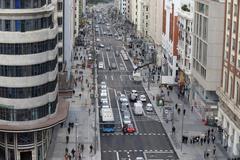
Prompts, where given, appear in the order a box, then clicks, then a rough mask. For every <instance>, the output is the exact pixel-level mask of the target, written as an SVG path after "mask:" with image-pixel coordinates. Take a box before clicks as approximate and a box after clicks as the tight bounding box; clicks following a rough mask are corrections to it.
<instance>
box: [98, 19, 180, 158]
mask: <svg viewBox="0 0 240 160" xmlns="http://www.w3.org/2000/svg"><path fill="white" fill-rule="evenodd" d="M98 25H99V28H100V29H99V30H100V32H99V33H97V34H96V39H100V42H99V43H101V44H103V45H104V46H105V47H104V48H100V49H99V50H98V54H97V62H98V63H99V62H103V63H104V68H103V69H98V78H97V80H98V84H99V85H100V83H101V82H103V81H105V82H106V84H107V86H108V93H109V94H108V96H109V97H108V98H109V100H110V107H111V108H112V109H113V113H114V119H115V127H116V131H115V132H114V133H101V137H100V140H101V155H102V159H103V160H115V159H116V160H121V159H122V160H123V159H133V160H135V158H136V157H145V159H172V160H173V159H178V157H177V155H176V153H175V151H174V149H173V147H172V145H171V143H170V141H169V139H168V137H167V135H166V133H165V131H164V129H163V127H162V125H161V123H160V120H159V118H158V117H157V114H156V113H155V112H154V111H153V112H147V111H146V110H145V109H146V107H145V106H146V104H147V103H150V100H149V97H148V96H147V94H146V92H145V90H144V88H143V86H142V84H139V83H135V82H134V81H133V77H132V72H133V67H132V63H131V62H130V60H124V59H123V57H122V55H121V54H120V55H119V56H116V52H118V53H120V52H121V50H123V42H122V41H119V40H116V38H115V37H114V36H107V35H103V34H104V33H109V31H110V32H111V33H112V35H114V34H115V33H116V30H115V29H114V28H113V27H112V26H111V27H110V26H107V25H105V24H98ZM97 45H98V42H97ZM108 47H110V51H107V48H108ZM112 63H116V69H112V70H109V66H111V64H112ZM132 90H137V91H138V93H139V94H144V95H145V96H146V98H147V101H146V102H144V103H143V108H144V114H143V115H142V116H135V115H134V114H133V103H132V102H131V103H130V106H129V108H128V109H129V111H130V114H131V121H132V122H133V125H134V127H135V129H136V132H135V133H133V134H123V133H122V126H123V120H122V114H121V111H120V106H119V101H118V99H119V95H120V93H123V94H126V95H128V97H129V95H130V92H131V91H132Z"/></svg>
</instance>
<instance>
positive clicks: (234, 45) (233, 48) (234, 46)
mask: <svg viewBox="0 0 240 160" xmlns="http://www.w3.org/2000/svg"><path fill="white" fill-rule="evenodd" d="M235 48H236V39H235V38H233V39H232V50H235Z"/></svg>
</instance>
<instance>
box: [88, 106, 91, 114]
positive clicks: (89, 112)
mask: <svg viewBox="0 0 240 160" xmlns="http://www.w3.org/2000/svg"><path fill="white" fill-rule="evenodd" d="M90 114H91V108H89V109H88V115H89V116H90Z"/></svg>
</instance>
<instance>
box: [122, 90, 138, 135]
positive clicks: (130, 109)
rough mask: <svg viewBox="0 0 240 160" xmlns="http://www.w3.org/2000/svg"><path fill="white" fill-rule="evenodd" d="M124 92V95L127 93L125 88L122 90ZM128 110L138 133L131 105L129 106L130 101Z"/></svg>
mask: <svg viewBox="0 0 240 160" xmlns="http://www.w3.org/2000/svg"><path fill="white" fill-rule="evenodd" d="M124 93H125V95H127V92H126V90H124ZM129 111H130V114H131V116H132V119H133V123H134V126H135V128H136V133H139V132H138V127H137V123H136V121H135V118H134V115H133V113H132V107H131V105H130V103H129Z"/></svg>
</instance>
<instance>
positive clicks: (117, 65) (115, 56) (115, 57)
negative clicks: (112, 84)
mask: <svg viewBox="0 0 240 160" xmlns="http://www.w3.org/2000/svg"><path fill="white" fill-rule="evenodd" d="M111 48H112V46H111ZM113 57H114V60H115V63H116V65H117V69H118V70H119V66H118V63H117V59H116V56H115V52H114V51H113Z"/></svg>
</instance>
